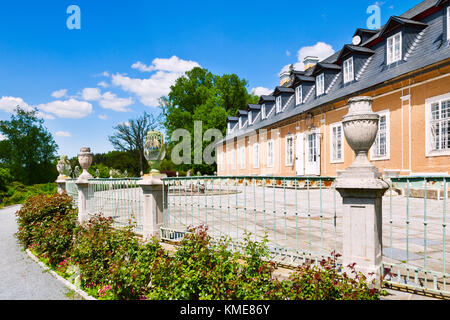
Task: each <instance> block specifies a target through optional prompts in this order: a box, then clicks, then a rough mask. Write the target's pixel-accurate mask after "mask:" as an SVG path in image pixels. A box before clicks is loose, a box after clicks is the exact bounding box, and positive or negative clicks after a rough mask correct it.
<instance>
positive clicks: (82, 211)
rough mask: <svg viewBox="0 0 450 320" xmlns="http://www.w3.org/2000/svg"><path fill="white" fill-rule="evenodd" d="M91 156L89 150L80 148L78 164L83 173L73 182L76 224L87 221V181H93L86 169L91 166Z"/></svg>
mask: <svg viewBox="0 0 450 320" xmlns="http://www.w3.org/2000/svg"><path fill="white" fill-rule="evenodd" d="M92 159H93V154H92V153H91V149H90V148H81V150H80V153H79V154H78V162H79V163H80V165H81V167H82V168H83V173H82V174H81V175H80V176H79V177H78V179H77V181H76V182H75V183H76V184H77V187H78V222H79V223H80V224H83V223H85V222H86V221H88V220H89V215H88V210H87V202H88V190H89V179H93V177H92V175H90V174H89V172H88V169H89V167H90V166H91V164H92Z"/></svg>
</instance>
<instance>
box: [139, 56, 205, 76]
mask: <svg viewBox="0 0 450 320" xmlns="http://www.w3.org/2000/svg"><path fill="white" fill-rule="evenodd" d="M195 67H200V65H199V64H198V63H197V62H195V61H188V60H183V59H180V58H178V57H177V56H172V57H171V58H169V59H162V58H156V59H154V60H153V61H152V64H151V65H150V66H147V65H145V64H144V63H142V62H140V61H138V62H136V63H135V64H133V65H132V66H131V68H133V69H137V70H139V71H142V72H152V71H156V70H159V71H168V72H177V73H184V72H186V71H189V70H191V69H193V68H195Z"/></svg>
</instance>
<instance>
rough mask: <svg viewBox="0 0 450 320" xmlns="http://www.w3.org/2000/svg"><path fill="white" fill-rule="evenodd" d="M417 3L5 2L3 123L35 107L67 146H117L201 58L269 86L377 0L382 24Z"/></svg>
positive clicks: (339, 38) (328, 46)
mask: <svg viewBox="0 0 450 320" xmlns="http://www.w3.org/2000/svg"><path fill="white" fill-rule="evenodd" d="M419 2H420V0H414V1H412V0H386V1H378V2H375V1H373V0H346V1H334V0H333V1H331V0H330V1H327V0H324V1H320V2H319V1H316V2H313V1H300V0H297V1H283V2H276V1H263V0H260V1H242V0H241V1H234V0H228V1H152V0H142V1H141V0H129V1H111V0H109V1H107V0H72V1H63V0H54V1H50V0H48V1H20V0H16V1H2V4H1V10H0V30H1V31H0V33H1V36H0V120H6V119H9V118H10V116H11V110H12V108H13V107H14V106H16V105H21V106H23V107H28V108H32V107H38V109H39V110H40V111H41V116H42V117H44V119H45V126H46V127H47V128H48V129H49V131H50V132H51V133H52V134H53V135H54V137H55V140H56V142H57V144H58V145H59V154H61V155H62V154H66V155H68V156H69V157H72V156H75V155H76V154H77V153H78V151H79V149H80V148H81V147H91V149H92V151H93V152H95V153H98V152H107V151H111V150H113V148H112V146H111V145H110V143H109V142H108V139H107V137H108V135H111V134H112V133H113V126H114V125H116V124H118V123H121V122H126V121H127V120H128V119H130V118H135V117H137V116H140V115H142V114H143V112H144V110H145V111H147V112H150V113H155V114H157V113H159V109H158V108H157V98H158V97H159V96H161V95H165V94H167V93H168V90H169V88H170V85H171V84H172V83H173V82H174V81H175V79H176V78H177V77H178V76H180V75H181V74H182V73H183V72H184V71H186V70H188V69H190V68H192V67H193V66H197V65H199V66H201V67H204V68H206V69H208V70H210V71H211V72H213V73H215V74H231V73H235V74H237V75H238V76H239V77H241V78H244V79H246V80H247V81H248V84H249V85H248V90H249V92H250V91H252V90H253V89H255V88H259V89H258V90H257V91H256V93H264V92H266V91H269V90H271V89H273V88H274V87H275V86H276V85H278V84H279V79H278V75H279V73H280V71H281V70H282V68H283V67H285V66H286V65H288V64H291V63H292V64H296V63H299V54H300V56H302V55H304V54H305V53H306V54H313V53H316V51H318V53H317V54H318V55H320V54H325V55H326V54H328V53H332V52H333V51H338V50H340V49H341V48H342V46H343V45H344V44H347V43H350V42H351V40H352V39H351V38H352V35H353V34H354V32H355V29H356V28H358V27H362V28H366V27H367V23H366V21H367V19H368V17H369V16H370V15H369V14H367V13H366V10H367V8H368V7H369V6H370V5H373V4H375V3H376V4H378V5H379V7H380V8H381V23H382V24H384V23H385V22H386V21H387V20H388V18H389V17H390V16H392V15H400V14H402V13H404V12H405V11H406V10H408V9H409V8H411V7H413V6H414V5H416V4H417V3H419ZM70 5H77V6H78V7H79V8H80V10H81V29H80V30H69V29H68V28H67V25H66V21H67V19H68V18H69V16H70V14H67V12H66V11H67V8H68V7H69V6H70ZM318 43H320V44H318ZM300 60H301V57H300ZM300 62H301V61H300ZM299 65H300V64H299Z"/></svg>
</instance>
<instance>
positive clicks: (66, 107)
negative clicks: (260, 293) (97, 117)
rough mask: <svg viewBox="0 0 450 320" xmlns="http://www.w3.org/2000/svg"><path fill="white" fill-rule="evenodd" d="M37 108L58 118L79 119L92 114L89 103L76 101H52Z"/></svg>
mask: <svg viewBox="0 0 450 320" xmlns="http://www.w3.org/2000/svg"><path fill="white" fill-rule="evenodd" d="M37 108H38V109H39V110H42V111H44V112H47V113H51V114H54V115H56V116H58V117H60V118H70V119H81V118H84V117H86V116H88V115H89V114H91V113H92V105H91V104H90V103H89V102H86V101H79V100H76V99H69V100H65V101H60V100H57V101H52V102H49V103H45V104H40V105H38V106H37Z"/></svg>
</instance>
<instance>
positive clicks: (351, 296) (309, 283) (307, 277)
mask: <svg viewBox="0 0 450 320" xmlns="http://www.w3.org/2000/svg"><path fill="white" fill-rule="evenodd" d="M347 268H348V269H349V270H350V273H351V274H350V275H348V274H347V272H339V268H338V267H337V266H336V263H335V261H334V259H331V258H329V259H327V260H322V261H321V262H320V265H315V264H313V263H312V261H308V262H306V263H305V264H303V265H302V266H300V267H299V268H298V269H297V271H296V272H295V273H293V274H292V275H291V276H290V278H289V280H290V281H289V282H288V285H287V286H286V287H285V289H287V290H285V292H286V296H287V297H289V299H291V300H378V299H379V297H380V293H379V291H378V290H376V289H372V288H370V287H369V285H368V283H367V281H366V280H367V279H366V277H365V276H364V275H363V274H361V273H358V272H356V270H355V264H352V265H350V266H348V267H347Z"/></svg>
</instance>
